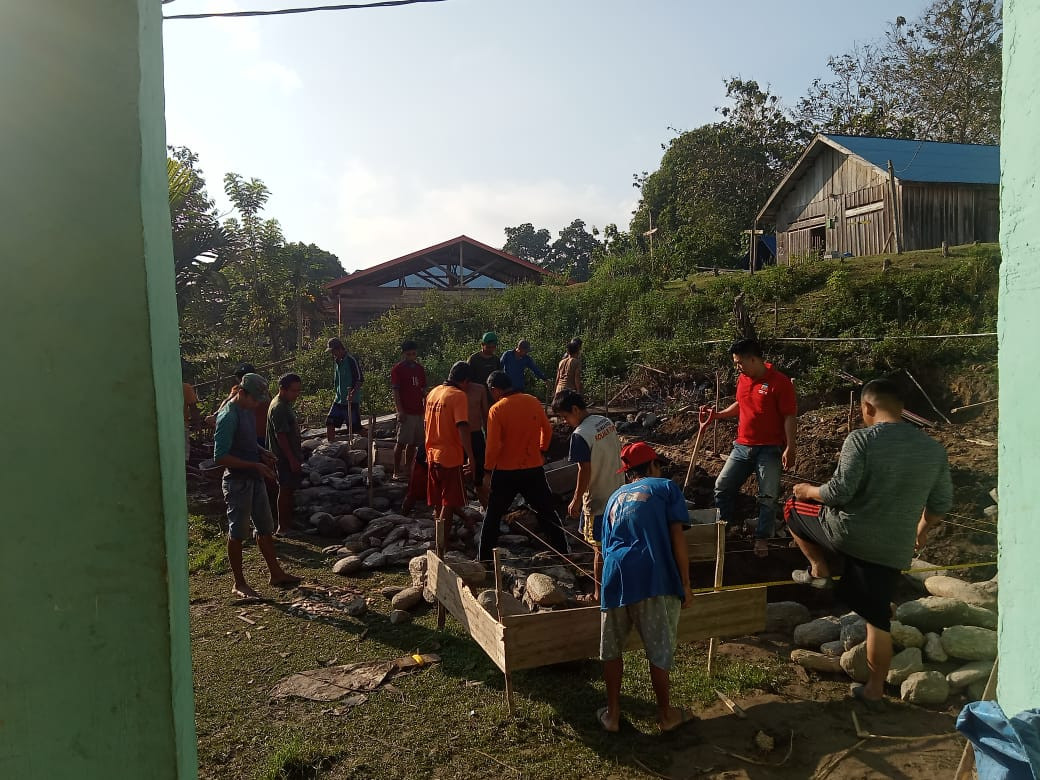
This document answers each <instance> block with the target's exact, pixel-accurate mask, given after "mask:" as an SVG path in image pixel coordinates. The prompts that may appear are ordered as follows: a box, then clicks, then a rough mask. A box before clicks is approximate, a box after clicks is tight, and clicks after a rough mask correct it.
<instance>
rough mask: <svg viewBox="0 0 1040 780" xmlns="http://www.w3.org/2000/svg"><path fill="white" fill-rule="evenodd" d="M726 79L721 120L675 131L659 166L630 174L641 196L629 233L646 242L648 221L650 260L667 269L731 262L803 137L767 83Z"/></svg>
mask: <svg viewBox="0 0 1040 780" xmlns="http://www.w3.org/2000/svg"><path fill="white" fill-rule="evenodd" d="M725 84H726V96H727V98H728V99H729V100H730V104H729V105H727V106H725V107H722V108H719V109H718V111H719V113H720V114H721V115H722V116H723V118H724V121H722V122H716V123H714V124H709V125H702V126H701V127H698V128H695V129H693V130H689V131H686V132H683V133H679V134H678V135H676V136H675V137H674V138H672V139H671V140H670V141H669V142H668V144H667V145H666V146H663V147H662V148H663V149H664V150H665V153H664V155H663V156H662V158H661V166H660V168H659V169H658V170H657V171H655V172H654V173H652V174H648V175H647V174H644V175H643V176H637V177H635V179H636V181H635V186H637V187H639V188H640V190H641V195H642V197H641V199H640V203H639V206H638V207H637V209H636V212H635V215H634V216H633V218H632V223H631V226H630V231H631V234H632V236H633V237H634V238H635V240H636V242H637V243H638V244H639V246H640V247H641V248H643V249H644V250H646V249H647V248H648V241H647V239H646V238H645V237H644V233H646V232H647V230H648V229H649V228H650V223H651V221H652V222H653V225H654V227H656V228H657V232H656V234H655V235H654V253H655V260H658V262H660V263H661V264H662V265H663V267H666V268H667V269H668V271H669V272H670V273H675V272H681V273H685V272H688V271H689V270H690V269H691V268H692V267H694V266H698V265H701V266H703V265H723V266H725V265H732V264H733V263H734V261H735V260H736V258H737V257H738V256H739V254H740V252H741V231H742V230H746V229H748V228H750V227H751V224H752V222H753V220H754V218H755V214H757V213H758V210H759V208H761V206H762V204H763V203H764V202H765V199H766V198H767V197H768V196H769V193H770V192H771V191H772V190H773V188H774V187H775V186H776V184H777V182H779V180H780V178H781V177H782V176H783V174H784V173H785V172H786V171H787V169H788V167H789V166H790V165H791V163H792V162H793V160H794V159H795V158H796V157H797V154H798V152H799V151H800V149H801V147H802V145H803V144H804V140H805V136H804V135H803V134H802V133H801V132H799V130H798V128H796V127H795V125H794V124H793V123H792V122H791V121H790V120H789V119H788V118H787V116H786V114H785V111H784V108H783V106H782V105H781V104H780V101H779V99H778V98H777V97H776V96H775V95H773V94H771V93H770V92H769V90H768V89H766V90H763V89H762V88H761V87H760V86H759V84H758V83H757V82H755V81H744V80H742V79H736V78H734V79H729V80H728V81H726V82H725ZM658 253H660V257H659V258H658V257H657V255H658Z"/></svg>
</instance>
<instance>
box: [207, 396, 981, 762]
mask: <svg viewBox="0 0 1040 780" xmlns="http://www.w3.org/2000/svg"><path fill="white" fill-rule="evenodd" d="M965 416H967V415H965ZM847 420H848V410H847V409H845V408H836V407H835V408H822V409H818V410H814V411H811V412H807V413H805V414H803V415H802V417H801V420H800V436H799V439H800V442H801V448H800V453H799V458H798V464H797V467H796V468H797V470H796V473H797V474H799V475H800V477H804V478H808V479H812V480H816V481H822V480H825V479H826V478H827V477H829V476H830V474H831V472H832V471H833V468H834V464H835V461H836V457H837V453H838V450H839V448H840V445H841V441H842V440H843V438H844V436H845V433H846V429H847ZM695 432H696V418H695V415H694V414H692V413H684V414H678V415H671V416H669V417H668V419H666V420H665V422H664V423H662V424H661V425H659V426H658V427H657V428H656V429H655V430H653V431H649V432H646V435H645V436H639V437H638V438H646V439H648V440H650V441H652V442H654V443H655V446H657V447H658V448H659V449H660V450H661V451H662V452H663V453H665V454H667V455H669V456H670V457H672V458H673V459H674V462H673V464H672V465H671V466H670V467H669V475H670V476H672V477H673V478H675V479H676V480H677V481H680V482H681V481H682V479H683V478H684V476H685V469H686V464H687V462H688V457H689V454H690V450H691V448H692V436H693V435H694V434H695ZM932 434H933V435H935V436H936V438H938V439H939V440H940V441H942V442H943V443H944V444H945V445H946V446H947V449H948V452H949V454H950V460H951V466H952V471H953V478H954V484H955V506H954V510H953V513H954V514H953V515H952V516H951V518H950V523H948V524H947V525H946V526H945V527H944V528H942V529H940V531H939V532H937V533H936V534H935V536H934V538H933V541H931V542H930V543H929V545H928V548H927V549H926V550H925V553H924V557H925V558H927V559H928V560H929V561H931V562H933V563H936V564H941V565H953V564H957V563H965V562H981V561H989V560H993V559H994V558H995V550H996V545H995V542H996V537H995V534H994V533H993V530H994V528H995V526H994V525H993V524H992V522H991V523H990V524H988V525H987V524H985V523H984V522H978V519H979V518H982V517H983V514H982V509H983V508H984V507H985V506H986V505H988V504H989V503H991V501H990V499H989V497H988V495H987V494H988V492H989V490H990V489H991V488H992V487H993V486H994V485H995V484H996V447H995V446H992V445H995V444H996V415H995V411H992V410H991V411H988V412H984V413H982V414H979V415H976V416H975V417H974V419H972V420H970V421H968V422H965V423H962V424H958V425H953V426H944V427H943V428H941V429H937V430H934V431H932ZM565 436H566V431H564V430H562V429H561V430H560V431H559V436H558V437H557V441H556V442H555V443H554V450H560V449H561V448H562V447H563V446H564V441H565ZM732 437H733V428H732V424H730V423H719V425H718V431H717V432H713V431H711V430H710V429H709V431H708V432H707V433H706V436H705V446H702V450H701V457H700V463H701V464H702V466H703V470H702V469H698V471H697V476H696V477H695V479H694V481H693V484H692V486H691V490H690V491H689V492H688V495H690V496H691V497H693V498H694V500H695V501H697V502H698V504H700V505H704V506H708V505H710V503H711V485H712V483H713V481H714V477H715V475H716V474H717V473H718V469H719V468H720V467H721V465H722V456H723V455H724V454H725V452H726V451H727V450H728V446H729V442H730V441H731V440H732ZM716 441H717V444H716ZM980 442H981V443H980ZM198 449H199V452H200V454H201V452H202V448H198ZM555 454H556V455H559V454H561V453H560V452H556V453H555ZM793 481H794V478H793V477H791V478H790V479H786V480H785V483H784V485H785V487H786V488H789V486H790V484H791V483H792V482H793ZM752 488H753V486H752V485H751V484H749V485H747V486H745V490H746V491H747V495H745V496H744V497H743V499H742V501H741V504H740V506H741V508H742V510H743V511H745V512H747V513H748V515H749V516H750V515H753V514H754V500H753V498H752V495H753V489H752ZM190 507H191V511H192V515H193V516H192V519H191V527H190V537H191V538H190V556H191V562H192V568H193V572H192V575H191V627H192V651H193V662H194V669H195V696H196V713H197V717H196V722H197V728H198V736H199V742H198V744H199V756H200V764H201V776H202V777H203V778H213V779H216V778H319V777H320V778H418V777H435V778H485V777H517V778H520V777H525V778H543V777H545V778H549V777H551V778H632V777H639V778H642V777H668V778H676V779H678V778H719V779H721V778H727V779H729V778H732V779H736V778H753V779H756V780H757V779H761V780H769V779H771V778H777V779H779V778H785V779H788V778H789V779H790V780H795V779H796V778H797V779H798V780H802V779H804V778H812V777H816V778H822V777H823V776H826V777H830V778H850V779H851V778H904V779H906V780H917V779H918V778H920V779H922V780H923V779H924V778H934V777H943V776H951V775H952V773H953V770H954V768H955V767H956V765H957V761H958V760H959V757H960V753H961V750H962V748H963V744H964V743H963V740H961V739H959V738H958V737H957V735H956V733H955V732H954V730H953V724H954V720H955V718H956V715H957V712H958V711H959V709H960V706H962V704H963V702H962V701H961V700H959V699H958V698H957V697H954V698H951V699H950V701H949V702H948V704H947V705H944V706H943V707H942V708H939V709H934V710H930V709H923V708H920V707H914V706H911V705H906V704H902V703H899V702H897V701H893V702H892V703H891V704H890V705H889V706H888V708H887V710H886V711H885V712H884V713H881V714H874V713H867V712H866V711H865V710H863V709H862V708H857V705H854V704H852V703H851V701H850V700H849V699H848V681H847V679H845V678H838V677H833V676H826V675H825V676H822V677H821V676H819V675H816V674H815V673H812V672H805V671H804V670H802V669H801V667H798V666H795V665H793V664H791V663H789V662H788V660H787V659H788V656H789V653H790V650H791V644H790V637H784V636H782V635H771V634H763V635H759V636H756V637H746V638H741V639H736V640H731V641H726V642H723V643H722V644H721V647H720V653H719V664H718V669H717V673H716V676H715V677H714V678H711V679H709V678H708V677H707V676H706V674H705V662H706V654H707V644H706V643H697V644H694V645H689V646H685V647H681V648H680V650H679V653H678V657H677V662H676V668H675V670H674V672H673V677H672V679H673V700H674V702H675V703H677V704H683V705H689V706H691V707H692V709H693V710H694V712H695V713H696V714H697V716H698V720H697V722H695V723H693V724H691V725H689V726H686V727H683V728H682V729H681V730H680V731H678V732H676V733H672V734H668V735H661V734H659V733H657V729H656V724H655V711H654V707H653V704H652V702H653V694H652V691H651V688H650V682H649V677H648V674H647V670H646V664H645V661H644V660H643V658H642V655H641V654H640V653H630V654H628V656H626V661H627V663H626V675H625V683H624V689H623V708H624V712H625V723H624V725H623V727H622V731H621V733H620V734H618V735H608V734H606V733H605V732H603V731H602V730H601V729H600V728H599V726H598V723H597V721H596V717H595V712H596V709H597V708H598V707H600V706H602V703H603V685H602V681H601V678H600V671H601V670H600V665H599V664H598V663H597V662H596V661H594V660H590V661H587V662H581V663H573V664H565V665H561V666H556V667H546V668H540V669H536V670H531V671H528V672H519V673H516V674H515V676H514V680H515V688H516V694H515V696H516V703H517V716H516V717H515V718H510V717H509V715H508V713H507V711H506V704H505V697H504V691H503V679H502V675H501V674H500V673H499V672H498V670H497V669H496V668H495V667H494V666H493V665H492V663H491V662H490V661H489V660H488V658H487V657H486V656H485V655H484V654H483V652H482V651H481V650H480V649H479V648H478V647H477V646H476V644H475V643H474V642H473V641H472V640H471V639H470V638H469V637H468V636H467V634H466V632H465V630H464V629H463V628H462V627H461V626H459V625H458V624H457V623H456V622H455V621H454V620H452V619H450V618H449V620H448V625H447V629H446V631H445V632H443V633H441V632H438V631H437V629H436V611H435V609H433V608H429V609H425V610H420V611H419V612H418V613H417V614H416V616H415V619H414V621H413V622H411V623H408V624H403V625H393V624H391V623H390V622H389V621H388V619H387V616H388V614H389V612H390V609H391V607H390V602H389V600H388V599H386V598H384V597H383V596H382V595H380V590H381V589H382V588H384V587H386V586H389V585H397V586H403V585H406V584H409V578H408V574H407V572H405V571H403V570H395V571H387V572H374V573H372V574H365V575H361V576H359V577H350V578H344V577H339V576H337V575H335V574H333V573H332V572H331V571H330V569H329V560H328V558H327V557H326V556H324V555H322V553H321V548H322V547H323V546H324V544H326V541H325V540H322V539H319V538H314V537H311V538H307V539H303V540H287V541H279V542H278V549H279V554H280V555H281V557H282V558H283V560H284V562H285V565H286V567H287V568H289V569H290V570H291V571H293V572H294V573H297V574H300V575H302V576H303V577H305V579H306V580H307V581H308V582H312V583H324V584H326V585H330V586H338V587H345V588H350V589H353V590H355V591H357V592H358V593H360V594H363V595H365V596H367V598H368V601H369V611H368V612H367V613H366V614H365V615H363V616H361V617H360V618H351V617H347V616H345V615H344V616H341V617H340V616H325V617H321V616H319V617H317V618H316V619H310V620H309V619H307V618H306V617H304V616H301V615H299V614H297V613H294V612H293V611H292V610H290V609H289V606H290V604H291V603H292V601H293V600H294V599H295V598H297V597H298V592H289V593H281V592H279V591H276V590H275V589H272V588H269V587H266V585H265V586H264V587H262V588H261V591H262V593H264V595H266V596H269V597H270V599H271V600H270V601H268V602H266V603H263V604H255V605H243V606H239V605H235V604H233V603H232V602H231V599H230V596H229V589H230V574H229V573H228V571H227V567H226V560H225V559H224V557H223V556H222V552H221V551H222V546H223V540H222V537H221V536H220V531H219V516H220V514H221V512H222V511H223V506H222V501H221V500H220V497H219V492H218V489H217V487H216V485H215V484H214V483H212V482H210V483H202V484H196V485H195V486H194V487H193V488H192V493H191V496H190ZM957 518H962V519H961V520H958V519H957ZM954 523H957V525H954ZM968 526H970V528H969V527H968ZM973 529H974V530H973ZM728 549H729V553H730V554H729V555H727V560H726V573H727V574H726V583H727V584H736V583H741V582H755V581H759V582H761V581H772V580H785V579H787V578H788V577H789V575H790V571H791V569H792V568H794V567H795V566H797V565H798V564H800V563H802V561H801V558H800V556H799V554H798V553H797V551H795V550H792V549H790V548H789V547H787V544H786V542H785V541H784V540H777V541H775V542H774V543H773V546H772V548H771V552H770V556H769V557H768V558H766V559H764V560H762V559H758V558H756V557H755V556H753V555H752V554H750V547H749V545H748V544H746V543H741V542H735V543H731V544H730V545H729V548H728ZM245 561H246V573H247V577H248V578H249V580H250V581H251V582H252V583H254V584H256V585H264V583H265V582H266V579H265V572H264V570H263V566H262V562H261V560H260V558H259V554H258V552H257V550H256V548H255V546H252V545H250V546H249V547H247V550H246V554H245ZM993 574H994V570H993V569H992V568H990V567H982V568H980V569H972V570H968V571H966V572H964V575H965V576H966V577H967V578H970V579H984V578H988V577H991V576H993ZM711 576H712V572H711V570H710V566H708V565H704V566H703V567H699V568H695V569H694V586H695V587H697V586H705V585H710V584H711ZM907 588H908V590H907V593H906V594H904V595H906V596H907V597H912V596H913V595H914V594H913V592H912V590H910V589H909V588H910V586H909V585H908V586H907ZM769 598H770V601H776V600H783V599H798V600H800V601H802V602H803V603H805V604H807V606H809V607H810V609H812V610H813V611H814V614H815V613H819V614H824V613H829V612H830V613H833V612H836V611H838V612H840V611H841V609H840V606H839V605H836V604H834V603H833V602H832V601H830V600H829V599H830V597H829V596H828V595H827V594H822V595H821V594H819V593H815V592H813V593H811V594H807V593H806V591H805V589H800V588H797V587H795V586H781V587H776V588H771V589H770V594H769ZM243 618H245V619H243ZM249 621H251V622H249ZM416 651H418V652H420V653H430V652H432V653H436V654H437V655H439V656H440V658H441V660H440V662H439V663H437V664H435V665H433V666H430V667H429V668H426V669H424V670H421V671H419V672H416V673H413V674H410V675H406V676H402V677H396V678H394V680H393V682H392V684H389V685H385V686H383V687H382V688H380V689H379V690H378V691H375V692H373V693H371V694H370V695H369V696H368V698H367V700H366V701H364V703H361V704H358V705H357V706H353V707H349V706H341V705H339V704H338V703H337V702H314V701H303V700H295V699H287V700H285V699H279V700H271V699H270V698H269V695H268V693H269V691H270V690H271V688H272V686H273V685H274V684H275V683H276V682H277V681H278V680H280V679H282V678H283V677H285V676H286V675H289V674H292V673H294V672H300V671H304V670H309V669H315V668H320V667H322V666H329V665H336V664H345V663H353V662H356V661H365V660H385V661H390V660H392V659H394V658H397V657H400V656H402V655H408V654H411V653H414V652H416ZM715 689H719V690H721V691H722V692H723V693H726V694H727V695H728V696H729V697H731V698H732V699H733V700H734V701H736V702H737V703H738V704H739V705H740V706H741V707H742V708H743V709H744V710H746V712H747V715H748V717H747V719H744V720H740V719H737V718H736V716H734V715H733V714H732V713H731V712H730V711H729V709H727V707H726V706H725V705H724V704H723V703H722V702H721V701H720V700H719V699H718V698H717V696H716V694H715V692H714V691H715ZM854 710H855V711H856V712H858V714H859V718H860V721H861V725H862V727H863V728H865V729H867V730H868V731H870V732H872V733H874V734H879V735H887V736H901V737H919V739H914V740H910V741H897V740H885V739H876V738H874V739H868V740H867V741H865V742H864V741H862V740H861V738H860V737H858V736H857V735H856V732H855V728H854V725H853V722H852V719H851V713H852V712H853V711H854ZM759 732H762V733H764V734H765V735H767V736H768V737H769V738H771V739H772V741H773V744H774V748H773V749H772V750H770V751H762V750H760V749H759V748H757V747H756V744H755V737H756V734H758V733H759ZM792 734H793V737H792ZM760 739H761V737H760ZM792 739H793V742H792V741H791V740H792ZM789 747H790V755H789V756H788V749H789ZM853 747H855V749H854V750H852V751H851V752H848V753H846V752H845V751H848V750H849V749H850V748H853ZM737 756H739V757H737ZM839 758H840V760H837V759H839ZM836 760H837V763H833V762H835V761H836ZM832 763H833V765H832ZM824 773H826V774H824Z"/></svg>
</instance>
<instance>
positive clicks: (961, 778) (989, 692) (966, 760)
mask: <svg viewBox="0 0 1040 780" xmlns="http://www.w3.org/2000/svg"><path fill="white" fill-rule="evenodd" d="M996 693H997V662H996V661H994V662H993V669H991V670H990V673H989V679H988V680H987V681H986V689H985V690H984V691H983V692H982V698H981V699H980V701H989V700H990V699H992V698H993V697H994V696H995V695H996ZM974 775H975V748H974V747H973V746H972V744H971V740H968V741H967V743H965V745H964V752H963V753H961V762H960V763H959V764H958V765H957V773H956V774H955V775H954V776H953V780H971V778H972V777H973V776H974Z"/></svg>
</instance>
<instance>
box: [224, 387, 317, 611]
mask: <svg viewBox="0 0 1040 780" xmlns="http://www.w3.org/2000/svg"><path fill="white" fill-rule="evenodd" d="M267 399H268V394H267V380H266V379H264V378H263V377H262V376H260V375H259V374H245V375H244V376H243V377H242V379H241V381H240V382H239V383H238V385H237V386H236V387H235V392H234V398H233V399H232V400H231V402H230V403H228V404H226V405H225V406H224V408H223V409H221V410H220V412H219V413H218V414H217V429H216V432H215V433H214V435H213V460H215V461H216V462H217V463H218V464H219V465H221V466H224V468H225V471H224V480H223V482H222V484H221V487H222V488H223V491H224V500H225V501H226V502H227V517H228V542H227V554H228V562H229V563H230V564H231V574H232V576H233V577H234V581H235V584H234V586H233V587H232V589H231V592H232V593H233V594H234V595H235V596H237V597H239V598H243V599H258V598H260V594H258V593H257V592H256V591H255V590H253V589H252V588H251V587H249V585H248V584H247V583H246V580H245V577H244V575H243V574H242V541H243V540H244V539H246V538H247V537H248V534H249V524H250V522H251V523H252V525H253V528H255V529H256V546H257V547H259V548H260V552H261V554H262V555H263V556H264V561H265V562H266V563H267V569H268V571H269V572H270V573H271V584H272V585H277V586H281V587H291V586H293V585H297V584H298V583H299V582H300V578H299V577H293V576H292V575H291V574H287V573H286V572H285V571H284V570H283V569H282V567H281V565H280V564H279V563H278V557H277V556H276V555H275V551H274V538H273V537H272V536H271V534H272V532H273V531H274V518H273V517H271V504H270V503H269V502H268V499H267V490H266V489H265V487H264V480H265V479H273V478H274V472H272V471H271V466H273V465H274V464H275V459H274V456H273V455H271V453H270V452H268V451H267V450H265V449H261V448H260V445H259V444H257V441H256V435H257V431H256V414H255V412H256V408H257V406H258V405H260V404H266V403H267Z"/></svg>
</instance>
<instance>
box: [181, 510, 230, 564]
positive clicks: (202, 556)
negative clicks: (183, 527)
mask: <svg viewBox="0 0 1040 780" xmlns="http://www.w3.org/2000/svg"><path fill="white" fill-rule="evenodd" d="M229 569H230V566H229V564H228V557H227V537H226V536H225V535H224V532H223V531H222V530H221V528H220V526H219V525H218V524H217V522H216V521H215V520H214V519H212V518H210V519H207V518H205V517H202V516H200V515H188V571H189V572H191V573H192V574H196V573H198V572H207V573H209V574H224V573H226V572H227V571H228V570H229Z"/></svg>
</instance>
